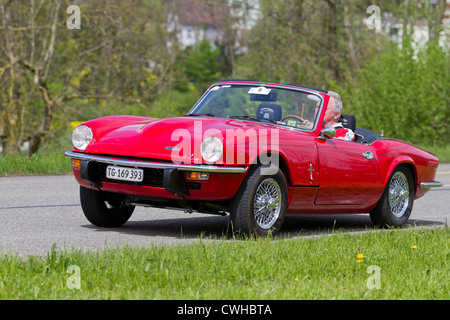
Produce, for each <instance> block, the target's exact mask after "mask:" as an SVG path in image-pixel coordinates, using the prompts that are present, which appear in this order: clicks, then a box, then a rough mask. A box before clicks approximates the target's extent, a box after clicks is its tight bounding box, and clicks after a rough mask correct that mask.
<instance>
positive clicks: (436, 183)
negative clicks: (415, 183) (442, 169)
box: [420, 181, 442, 188]
mask: <svg viewBox="0 0 450 320" xmlns="http://www.w3.org/2000/svg"><path fill="white" fill-rule="evenodd" d="M420 186H421V187H422V188H437V187H442V182H439V181H431V182H421V183H420Z"/></svg>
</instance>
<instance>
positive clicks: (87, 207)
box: [80, 186, 134, 227]
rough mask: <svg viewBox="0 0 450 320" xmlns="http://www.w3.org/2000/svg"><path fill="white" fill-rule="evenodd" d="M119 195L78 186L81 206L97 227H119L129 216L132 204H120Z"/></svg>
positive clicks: (131, 211)
mask: <svg viewBox="0 0 450 320" xmlns="http://www.w3.org/2000/svg"><path fill="white" fill-rule="evenodd" d="M121 198H122V197H121V196H120V195H118V194H112V193H105V192H102V191H97V190H93V189H88V188H85V187H82V186H80V200H81V208H82V209H83V212H84V215H85V216H86V218H87V219H88V220H89V222H90V223H92V224H94V225H96V226H98V227H120V226H121V225H123V224H124V223H125V222H127V221H128V219H129V218H130V217H131V215H132V214H133V211H134V206H122V205H121Z"/></svg>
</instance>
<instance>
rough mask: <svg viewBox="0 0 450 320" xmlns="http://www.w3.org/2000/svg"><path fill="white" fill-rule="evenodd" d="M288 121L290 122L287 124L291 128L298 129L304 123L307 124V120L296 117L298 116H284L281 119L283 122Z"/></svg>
mask: <svg viewBox="0 0 450 320" xmlns="http://www.w3.org/2000/svg"><path fill="white" fill-rule="evenodd" d="M286 120H288V121H287V122H286V125H288V126H291V127H298V126H299V125H302V124H303V123H304V122H306V120H305V119H303V118H302V117H299V116H296V115H287V116H284V117H283V118H281V120H280V121H281V122H285V121H286ZM298 121H300V123H298Z"/></svg>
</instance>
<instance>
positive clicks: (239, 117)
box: [228, 115, 277, 124]
mask: <svg viewBox="0 0 450 320" xmlns="http://www.w3.org/2000/svg"><path fill="white" fill-rule="evenodd" d="M228 118H231V119H243V120H253V121H258V122H262V121H268V122H271V123H274V124H277V122H276V121H275V120H272V119H266V118H255V117H252V116H248V115H242V116H229V117H228Z"/></svg>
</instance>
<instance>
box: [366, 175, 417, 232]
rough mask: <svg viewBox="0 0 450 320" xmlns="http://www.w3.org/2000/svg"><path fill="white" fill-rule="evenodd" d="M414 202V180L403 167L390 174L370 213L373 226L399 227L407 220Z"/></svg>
mask: <svg viewBox="0 0 450 320" xmlns="http://www.w3.org/2000/svg"><path fill="white" fill-rule="evenodd" d="M413 202H414V180H413V176H412V174H411V171H410V170H409V169H408V168H407V167H405V166H399V167H397V168H396V169H395V170H394V172H393V173H392V175H391V177H390V178H389V181H388V183H387V185H386V189H385V190H384V192H383V195H382V196H381V199H380V201H379V202H378V204H377V206H376V207H375V209H373V210H372V212H370V218H371V219H372V222H373V224H375V225H379V226H383V227H400V226H402V225H403V224H404V223H406V221H407V220H408V219H409V216H410V215H411V211H412V207H413Z"/></svg>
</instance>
